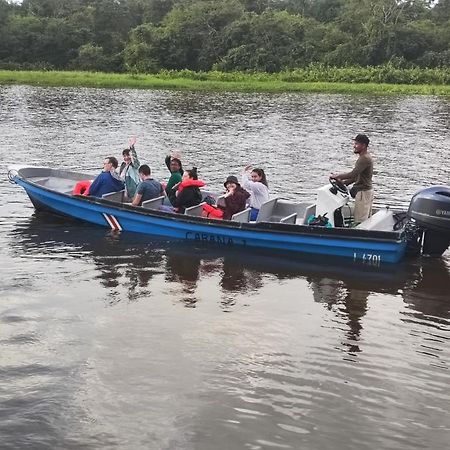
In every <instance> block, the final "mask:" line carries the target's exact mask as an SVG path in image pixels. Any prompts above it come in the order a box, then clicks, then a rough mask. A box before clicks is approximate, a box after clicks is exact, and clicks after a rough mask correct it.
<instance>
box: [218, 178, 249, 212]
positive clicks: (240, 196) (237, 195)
mask: <svg viewBox="0 0 450 450" xmlns="http://www.w3.org/2000/svg"><path fill="white" fill-rule="evenodd" d="M223 185H224V186H225V189H226V190H227V192H226V193H225V195H224V199H225V208H223V218H224V220H230V219H231V217H232V216H233V214H236V213H238V212H241V211H244V209H245V207H246V203H247V199H248V198H249V197H250V194H249V193H248V192H247V191H246V190H245V189H243V188H242V186H241V185H240V184H239V181H238V179H237V178H236V177H235V176H233V175H230V176H229V177H228V178H227V179H226V181H225V183H224V184H223Z"/></svg>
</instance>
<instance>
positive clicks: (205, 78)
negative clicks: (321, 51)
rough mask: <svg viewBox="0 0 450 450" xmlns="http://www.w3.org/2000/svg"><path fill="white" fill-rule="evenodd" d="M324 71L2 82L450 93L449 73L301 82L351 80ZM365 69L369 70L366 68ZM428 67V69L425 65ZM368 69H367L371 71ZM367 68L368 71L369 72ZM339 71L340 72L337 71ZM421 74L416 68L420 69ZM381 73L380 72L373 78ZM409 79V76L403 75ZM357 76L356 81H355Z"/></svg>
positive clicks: (8, 80) (49, 76)
mask: <svg viewBox="0 0 450 450" xmlns="http://www.w3.org/2000/svg"><path fill="white" fill-rule="evenodd" d="M338 70H339V69H334V72H333V74H332V75H330V73H323V72H320V73H319V74H315V75H311V72H308V71H306V70H304V71H301V70H296V71H292V72H282V73H279V74H265V73H256V74H246V73H242V72H233V73H223V72H216V71H212V72H192V71H162V72H160V73H159V74H148V75H146V74H114V73H100V72H69V71H11V70H0V85H6V84H26V85H32V86H71V87H97V88H134V89H178V90H192V91H234V92H324V93H366V94H387V95H389V94H393V95H398V94H419V95H450V85H449V84H448V83H447V80H446V78H445V79H444V80H443V81H442V83H443V84H431V83H430V84H428V83H427V84H413V83H414V82H420V77H415V79H414V80H411V83H410V84H406V83H399V84H396V83H395V84H394V83H384V82H370V81H368V82H359V81H358V80H359V79H360V78H361V77H360V76H359V72H351V71H349V69H347V68H346V69H342V71H347V73H348V74H349V76H350V77H351V79H352V82H343V81H299V80H308V78H309V79H311V78H313V79H316V80H320V79H321V78H327V77H328V78H332V79H333V80H339V79H346V77H345V73H346V72H337V71H338ZM365 70H366V69H365ZM425 70H426V69H425ZM366 72H367V70H366ZM366 72H365V73H366ZM336 74H337V75H339V76H337V75H336ZM415 75H417V71H415ZM374 77H375V78H377V79H379V78H380V75H379V74H377V73H375V75H373V76H372V77H368V76H365V78H364V79H368V80H370V79H373V78H374ZM403 78H404V76H403ZM353 80H355V81H353ZM446 83H447V84H446Z"/></svg>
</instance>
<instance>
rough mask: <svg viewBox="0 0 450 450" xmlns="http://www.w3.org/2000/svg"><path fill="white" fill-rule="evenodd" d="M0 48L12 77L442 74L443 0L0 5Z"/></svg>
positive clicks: (0, 64) (446, 13)
mask: <svg viewBox="0 0 450 450" xmlns="http://www.w3.org/2000/svg"><path fill="white" fill-rule="evenodd" d="M0 42H1V45H0V69H10V70H32V69H34V70H85V71H99V72H111V73H112V72H115V73H126V72H127V73H159V72H160V71H161V70H176V71H180V70H183V69H188V70H192V71H195V72H209V71H212V70H213V71H214V70H217V71H221V72H234V71H241V72H267V73H277V72H283V71H296V70H297V69H299V68H300V69H301V68H305V67H308V66H310V65H311V64H315V65H322V66H327V67H355V66H357V67H376V66H383V65H386V64H389V65H391V66H393V67H396V68H402V69H410V68H415V67H420V68H441V69H447V70H448V69H449V68H450V0H433V1H431V0H23V1H22V3H20V4H18V3H16V2H14V3H13V2H12V0H0ZM349 70H350V71H352V69H349ZM391 72H392V71H391ZM294 76H296V75H294ZM337 81H339V80H337ZM405 81H406V82H407V83H409V82H410V78H408V77H407V79H406V80H405ZM363 82H366V81H364V80H363ZM424 82H425V83H428V81H426V80H425V81H424Z"/></svg>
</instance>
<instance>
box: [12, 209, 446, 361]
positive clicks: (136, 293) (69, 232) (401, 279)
mask: <svg viewBox="0 0 450 450" xmlns="http://www.w3.org/2000/svg"><path fill="white" fill-rule="evenodd" d="M9 242H10V245H11V247H12V250H13V252H15V253H16V254H17V255H23V254H28V255H30V254H35V255H43V256H45V257H46V258H47V259H48V257H51V256H52V255H53V256H55V257H56V258H60V257H61V253H62V252H64V254H65V255H66V257H67V258H72V259H74V260H78V259H80V258H82V259H83V260H85V261H87V262H88V263H89V262H92V265H93V267H94V268H95V271H96V272H97V278H98V279H99V280H100V282H101V284H102V285H103V287H104V288H105V289H107V290H108V291H109V293H110V292H115V291H117V289H118V288H119V287H120V288H121V292H122V295H117V296H115V295H108V296H107V297H108V302H109V304H114V303H115V302H120V301H122V300H123V292H125V295H126V298H127V300H128V301H130V302H133V301H139V300H142V299H144V298H147V297H149V296H151V293H152V290H154V289H155V286H157V285H158V286H161V284H164V283H165V282H170V283H169V284H168V286H169V287H168V289H172V288H173V286H175V287H176V289H177V292H176V295H174V298H176V299H177V301H180V302H182V303H183V304H184V305H185V306H187V307H196V306H197V301H198V298H199V297H200V295H199V292H198V284H199V283H200V282H201V281H203V280H207V279H208V278H214V277H215V278H218V280H215V284H214V285H213V286H214V288H215V289H217V290H218V291H221V293H222V295H221V296H220V297H221V298H220V302H221V307H222V308H223V309H225V310H229V309H230V308H232V307H233V306H234V305H235V303H236V299H237V298H239V297H240V296H239V295H237V294H241V295H242V294H246V293H250V292H257V291H258V290H259V289H261V288H262V287H264V286H265V285H267V284H270V283H273V282H274V277H275V279H276V280H278V281H284V280H294V279H299V278H302V279H304V280H306V281H307V282H308V286H309V287H310V289H311V292H312V294H313V298H314V300H315V301H316V302H318V303H321V304H323V305H324V307H325V308H327V309H329V310H332V311H333V312H334V313H335V314H336V315H337V316H339V321H340V322H341V323H342V322H343V324H345V328H346V331H345V341H344V342H342V346H343V348H344V349H345V351H346V352H349V353H352V354H355V353H357V352H359V351H360V347H359V340H360V334H361V333H362V322H363V318H364V317H365V315H366V312H367V310H368V304H369V298H370V296H371V295H372V294H387V295H389V296H393V297H398V298H402V299H403V301H404V302H405V304H406V309H407V311H410V314H412V315H414V316H416V317H417V316H426V317H427V322H428V323H435V324H436V326H438V327H439V326H442V322H445V321H447V320H448V319H449V318H450V311H449V302H448V298H447V297H448V296H447V295H445V290H446V289H447V288H448V286H450V269H449V267H448V263H447V261H446V260H441V259H419V260H415V262H411V261H410V262H409V263H402V264H398V265H396V266H388V267H387V268H385V267H383V266H382V267H379V268H376V267H371V266H361V265H360V264H357V263H353V262H351V261H350V262H347V264H342V260H340V259H339V260H337V261H331V260H330V259H329V258H327V260H326V261H323V258H317V257H308V258H304V257H298V258H291V259H290V260H289V261H286V260H285V259H284V258H280V257H277V256H273V255H272V254H268V253H267V252H264V251H255V252H247V253H246V254H245V255H244V257H243V255H242V252H240V251H237V250H236V249H227V250H225V251H223V250H220V249H217V248H216V247H214V246H208V245H201V246H196V247H193V246H192V245H190V244H188V243H185V242H179V243H175V244H174V243H173V242H169V241H165V240H162V239H153V240H150V241H149V240H148V239H147V238H145V237H143V236H142V235H139V234H126V235H123V234H117V233H112V232H105V230H103V229H101V228H98V227H94V226H90V225H80V224H75V223H74V222H73V221H70V220H69V221H67V220H66V219H63V218H61V217H59V216H56V215H53V214H48V213H40V214H37V215H35V216H34V217H32V218H30V219H26V220H24V222H23V223H18V224H17V227H16V228H15V230H14V231H12V232H11V234H10V236H9ZM170 286H172V287H170ZM443 292H444V293H443ZM274 301H276V299H274ZM407 316H408V313H407V312H406V313H405V319H404V320H409V319H408V317H407Z"/></svg>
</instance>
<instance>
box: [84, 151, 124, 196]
mask: <svg viewBox="0 0 450 450" xmlns="http://www.w3.org/2000/svg"><path fill="white" fill-rule="evenodd" d="M118 165H119V163H118V161H117V159H116V158H115V157H114V156H109V157H108V158H105V160H104V161H103V171H102V173H100V174H99V175H97V176H96V177H95V179H94V181H93V182H92V184H91V186H90V188H89V195H91V196H92V197H101V196H102V195H104V194H108V193H109V192H118V191H121V190H122V189H124V187H125V185H124V183H123V181H122V180H121V179H120V178H119V175H117V173H116V169H117V166H118Z"/></svg>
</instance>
